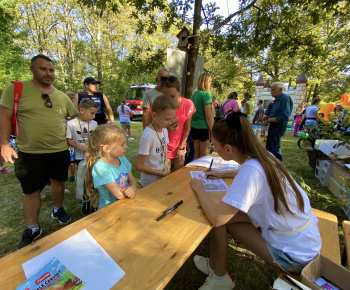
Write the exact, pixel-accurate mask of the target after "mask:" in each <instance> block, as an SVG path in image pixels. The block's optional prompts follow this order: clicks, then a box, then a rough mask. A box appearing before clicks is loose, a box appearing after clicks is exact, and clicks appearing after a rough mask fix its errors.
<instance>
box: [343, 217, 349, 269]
mask: <svg viewBox="0 0 350 290" xmlns="http://www.w3.org/2000/svg"><path fill="white" fill-rule="evenodd" d="M343 228H344V240H345V249H346V257H347V259H348V268H349V270H350V221H343Z"/></svg>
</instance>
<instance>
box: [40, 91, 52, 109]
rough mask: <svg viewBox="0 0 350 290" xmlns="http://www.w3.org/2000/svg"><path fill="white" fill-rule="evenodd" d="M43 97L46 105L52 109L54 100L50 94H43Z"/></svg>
mask: <svg viewBox="0 0 350 290" xmlns="http://www.w3.org/2000/svg"><path fill="white" fill-rule="evenodd" d="M41 97H42V98H43V99H44V100H45V103H44V105H45V107H46V108H50V109H52V102H51V99H50V96H49V95H48V94H42V95H41Z"/></svg>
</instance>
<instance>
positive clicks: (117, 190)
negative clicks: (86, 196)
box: [103, 182, 126, 199]
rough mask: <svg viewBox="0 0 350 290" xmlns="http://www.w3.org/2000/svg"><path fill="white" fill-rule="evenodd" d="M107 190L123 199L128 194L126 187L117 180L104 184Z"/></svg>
mask: <svg viewBox="0 0 350 290" xmlns="http://www.w3.org/2000/svg"><path fill="white" fill-rule="evenodd" d="M103 186H104V187H105V188H107V190H108V191H109V192H110V193H111V194H112V195H113V196H114V197H116V198H118V199H123V198H125V197H126V196H125V195H124V193H123V191H124V190H125V189H123V188H121V187H120V186H119V185H118V184H117V183H116V182H111V183H107V184H104V185H103Z"/></svg>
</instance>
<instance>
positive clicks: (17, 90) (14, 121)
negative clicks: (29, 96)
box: [11, 81, 23, 140]
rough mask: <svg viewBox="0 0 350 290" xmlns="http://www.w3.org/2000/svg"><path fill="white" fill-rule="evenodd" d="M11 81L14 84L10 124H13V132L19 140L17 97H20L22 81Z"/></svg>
mask: <svg viewBox="0 0 350 290" xmlns="http://www.w3.org/2000/svg"><path fill="white" fill-rule="evenodd" d="M12 83H13V85H14V92H13V99H14V104H13V116H12V121H11V125H13V126H14V128H13V129H14V130H15V131H14V132H15V134H16V136H17V138H18V140H19V132H18V122H17V109H18V103H19V99H20V98H21V97H22V89H23V83H22V82H18V81H13V82H12Z"/></svg>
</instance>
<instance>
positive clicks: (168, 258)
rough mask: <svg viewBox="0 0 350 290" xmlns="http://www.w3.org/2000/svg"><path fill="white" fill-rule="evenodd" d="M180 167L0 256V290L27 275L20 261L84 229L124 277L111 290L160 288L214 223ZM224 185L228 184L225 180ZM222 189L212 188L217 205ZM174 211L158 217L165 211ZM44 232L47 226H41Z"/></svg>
mask: <svg viewBox="0 0 350 290" xmlns="http://www.w3.org/2000/svg"><path fill="white" fill-rule="evenodd" d="M196 170H203V168H202V167H184V168H182V169H180V170H178V171H176V172H174V173H172V174H170V175H168V176H166V177H164V178H162V179H160V180H158V181H157V182H155V183H153V184H151V185H149V186H147V187H145V188H142V189H140V190H138V191H137V193H136V197H135V198H134V199H122V200H119V201H117V202H115V203H113V204H111V205H109V206H107V207H106V208H103V209H101V210H99V211H97V212H95V213H93V214H91V215H89V216H87V217H84V218H82V219H80V220H78V221H76V222H74V223H72V224H69V225H67V226H66V227H64V228H62V229H61V230H59V231H57V232H55V233H52V234H51V235H49V236H46V237H44V238H42V239H39V240H37V241H36V242H34V243H33V244H31V245H29V246H26V247H24V248H22V249H20V250H18V251H16V252H14V253H11V254H9V255H8V256H5V257H3V258H1V259H0V289H14V288H15V287H16V286H18V285H20V284H22V283H23V282H24V281H25V280H26V278H25V275H24V272H23V269H22V264H23V263H25V262H27V261H28V260H30V259H32V258H34V257H36V256H38V255H40V254H41V253H43V252H45V251H47V250H48V249H50V248H52V247H53V246H55V245H57V244H59V243H61V242H63V241H64V240H66V239H68V238H70V237H71V236H73V235H75V234H77V233H78V232H80V231H82V230H83V229H86V230H87V231H88V232H89V233H90V234H91V236H92V237H93V238H94V239H95V240H96V241H97V242H98V243H99V244H100V245H101V247H102V248H103V249H104V250H105V251H106V252H107V253H108V254H109V255H110V256H111V257H112V259H113V260H114V261H115V262H116V263H117V264H118V265H119V266H120V267H121V268H122V269H123V270H124V272H125V273H126V274H125V276H124V277H123V278H122V279H121V280H120V281H119V282H118V283H117V284H115V285H114V287H113V288H112V289H163V288H164V287H165V286H166V284H167V283H168V282H169V281H170V279H171V278H172V277H173V276H174V275H175V273H176V272H177V271H178V270H179V269H180V268H181V266H182V265H183V264H184V263H185V261H186V260H187V259H188V257H189V256H190V255H191V254H192V253H193V251H194V250H195V249H196V248H197V246H198V245H199V244H200V243H201V242H202V240H203V239H204V238H205V236H206V235H207V234H208V233H209V231H210V230H211V228H212V226H211V224H210V222H209V220H208V219H207V217H206V215H205V214H204V212H203V210H202V209H201V207H200V204H199V200H198V198H197V197H196V194H195V193H194V192H193V190H192V188H191V186H190V183H189V181H190V179H191V175H190V171H196ZM225 182H226V183H227V185H228V186H230V183H231V182H232V180H231V179H226V180H225ZM224 194H225V192H211V193H210V195H211V197H212V199H213V200H214V201H215V202H216V203H218V202H219V201H220V200H221V199H222V197H223V196H224ZM180 200H183V204H182V205H180V206H179V207H178V208H177V209H176V210H175V211H173V212H172V213H170V214H168V215H167V216H166V217H165V218H163V219H162V220H160V221H156V218H157V217H159V216H160V215H161V214H162V212H163V211H164V210H166V209H167V208H169V207H171V206H173V205H174V204H175V203H177V202H178V201H180ZM44 230H45V229H44Z"/></svg>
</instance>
